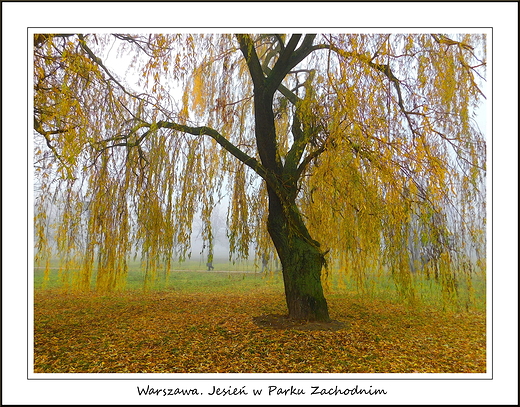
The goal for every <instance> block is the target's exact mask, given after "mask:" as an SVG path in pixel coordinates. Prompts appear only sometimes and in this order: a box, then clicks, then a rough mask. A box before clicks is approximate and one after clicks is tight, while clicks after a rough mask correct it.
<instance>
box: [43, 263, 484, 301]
mask: <svg viewBox="0 0 520 407" xmlns="http://www.w3.org/2000/svg"><path fill="white" fill-rule="evenodd" d="M58 266H59V265H58V263H57V262H56V261H53V262H52V263H51V266H50V267H51V270H50V275H49V280H48V281H46V282H44V278H43V270H42V269H41V268H35V272H34V288H35V289H36V290H39V289H43V288H45V289H55V288H60V287H62V286H63V283H62V281H63V278H62V277H63V276H62V275H60V272H59V271H58ZM214 267H215V271H212V272H208V271H206V270H207V269H206V267H205V264H202V262H199V261H194V260H192V261H187V262H184V263H176V264H174V265H172V269H173V270H172V271H170V273H169V274H166V272H165V270H158V272H157V274H156V278H155V280H154V281H153V282H151V283H149V284H148V285H147V287H146V289H147V290H148V291H174V292H182V293H196V292H199V293H200V292H202V293H216V294H220V293H245V292H248V291H252V290H259V289H260V290H261V289H263V288H266V289H267V288H269V289H274V290H275V291H276V292H277V293H279V294H280V295H282V296H283V280H282V276H281V273H279V272H271V273H267V274H266V273H261V272H260V271H259V270H258V269H256V272H255V265H254V263H253V262H248V263H246V262H244V263H235V264H232V263H228V262H225V261H216V262H214ZM72 272H74V271H72ZM413 280H414V281H413V289H412V290H409V291H408V292H407V293H403V292H402V290H399V289H398V287H397V285H396V283H395V281H394V279H393V278H392V276H391V275H380V276H377V277H376V276H367V277H366V279H365V282H364V283H363V284H362V285H358V284H357V283H356V282H355V281H354V279H353V278H352V277H351V276H348V275H345V274H341V273H338V272H332V273H331V275H330V277H329V279H328V281H327V282H326V283H325V294H326V296H327V298H339V297H344V296H345V295H348V296H349V297H351V298H355V299H359V300H367V301H371V300H376V299H380V300H384V301H390V302H392V303H396V304H409V305H411V306H413V307H417V306H420V305H424V306H427V307H429V308H435V309H445V310H451V311H458V310H461V311H464V310H479V311H484V310H485V309H486V282H485V278H484V277H480V276H474V277H473V278H472V279H471V281H466V280H462V279H461V280H460V281H459V282H458V286H457V295H452V294H451V293H448V292H446V290H443V288H442V286H441V284H440V283H439V282H438V281H436V280H435V279H433V278H430V279H427V278H426V277H425V276H421V275H415V276H414V277H413ZM144 281H145V273H144V272H143V270H142V268H141V264H140V263H139V262H130V264H129V270H128V278H127V283H126V287H125V290H126V291H139V290H141V291H142V290H143V287H144ZM92 287H95V275H94V276H93V279H92ZM412 291H413V293H412Z"/></svg>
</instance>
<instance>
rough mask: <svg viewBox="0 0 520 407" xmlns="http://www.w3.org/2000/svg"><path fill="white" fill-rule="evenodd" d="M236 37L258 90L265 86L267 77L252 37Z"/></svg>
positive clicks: (239, 35) (237, 35) (243, 35)
mask: <svg viewBox="0 0 520 407" xmlns="http://www.w3.org/2000/svg"><path fill="white" fill-rule="evenodd" d="M235 37H236V38H237V40H238V43H239V44H240V51H241V52H242V55H243V56H244V58H245V60H246V64H247V67H248V68H249V73H250V74H251V79H252V80H253V84H254V85H255V87H256V88H261V87H262V86H264V80H265V77H264V72H263V71H262V66H261V65H260V61H259V59H258V55H257V54H256V51H255V46H254V43H253V41H252V40H251V37H250V36H249V35H247V34H236V35H235Z"/></svg>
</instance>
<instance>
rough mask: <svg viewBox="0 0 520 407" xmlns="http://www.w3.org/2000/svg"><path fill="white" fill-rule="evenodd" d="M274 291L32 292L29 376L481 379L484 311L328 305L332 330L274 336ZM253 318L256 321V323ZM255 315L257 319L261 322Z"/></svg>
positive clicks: (278, 303)
mask: <svg viewBox="0 0 520 407" xmlns="http://www.w3.org/2000/svg"><path fill="white" fill-rule="evenodd" d="M283 301H284V299H283V297H282V296H281V295H280V294H279V293H274V292H272V291H269V290H266V291H262V290H257V291H252V292H249V293H240V294H236V293H235V294H225V293H204V294H202V293H179V292H175V291H161V292H157V291H154V292H150V293H143V292H139V291H128V292H125V293H121V294H117V295H111V296H101V295H96V294H81V295H77V294H66V293H63V292H60V291H58V290H36V292H35V307H34V358H35V361H34V371H35V372H36V373H41V372H47V373H58V372H60V373H73V372H82V373H125V372H126V373H152V372H155V373H159V372H163V373H195V372H197V373H216V372H223V373H224V372H225V373H295V372H305V373H355V372H357V373H412V372H416V373H417V372H418V373H422V372H439V373H458V372H464V373H484V372H486V330H485V326H486V324H485V313H484V312H464V313H445V312H441V311H436V310H432V309H430V310H428V309H425V308H421V309H410V308H408V307H405V306H401V305H396V304H392V303H389V302H386V301H377V300H373V299H372V300H370V301H368V300H366V301H362V300H359V299H349V297H348V296H341V297H340V296H331V298H329V299H328V302H329V306H330V310H331V317H332V318H333V319H334V320H337V321H339V322H341V323H343V326H342V327H341V328H340V329H336V330H315V329H310V330H301V329H297V328H298V327H289V328H287V329H272V328H269V327H261V326H259V325H258V323H255V320H256V322H258V321H259V319H260V320H261V319H262V318H264V319H265V318H266V317H265V316H266V315H271V316H272V315H276V314H284V313H285V304H284V302H283ZM255 317H257V318H256V319H254V318H255ZM258 317H261V318H258Z"/></svg>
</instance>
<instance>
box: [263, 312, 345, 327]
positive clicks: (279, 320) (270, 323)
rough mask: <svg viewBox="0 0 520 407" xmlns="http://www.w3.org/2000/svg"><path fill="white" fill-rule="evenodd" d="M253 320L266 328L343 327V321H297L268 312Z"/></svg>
mask: <svg viewBox="0 0 520 407" xmlns="http://www.w3.org/2000/svg"><path fill="white" fill-rule="evenodd" d="M253 322H254V323H255V324H256V326H258V327H260V328H267V329H294V330H297V331H338V330H340V329H345V328H347V327H348V325H347V324H346V323H345V322H340V321H336V320H330V321H329V322H309V321H299V320H295V319H291V318H289V316H288V315H280V314H269V315H260V316H257V317H253Z"/></svg>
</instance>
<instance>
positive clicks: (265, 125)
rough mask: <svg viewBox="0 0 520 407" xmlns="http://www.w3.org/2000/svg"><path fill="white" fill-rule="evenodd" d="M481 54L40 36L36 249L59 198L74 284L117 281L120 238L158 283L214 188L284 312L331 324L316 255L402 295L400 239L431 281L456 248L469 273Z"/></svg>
mask: <svg viewBox="0 0 520 407" xmlns="http://www.w3.org/2000/svg"><path fill="white" fill-rule="evenodd" d="M485 50H486V38H485V36H484V35H477V34H461V35H455V36H452V37H451V38H449V37H448V36H445V35H442V34H348V35H347V34H324V35H314V34H306V35H299V34H292V35H286V34H255V35H246V34H237V35H209V34H208V35H187V34H179V35H155V34H151V35H130V34H112V35H105V34H89V35H86V34H85V35H83V34H74V35H73V34H56V35H50V34H39V35H35V37H34V130H35V140H36V141H35V154H34V156H35V171H36V179H37V180H38V183H39V188H40V189H39V190H40V191H41V193H39V194H38V195H37V197H36V199H37V202H36V207H37V213H36V216H35V234H36V238H37V242H36V247H37V249H38V251H37V257H38V255H40V254H41V255H42V256H44V255H45V254H46V253H48V251H46V249H45V248H46V239H47V238H48V233H45V231H46V230H47V229H46V228H47V227H48V225H47V223H46V216H45V208H46V205H47V203H46V202H47V201H48V200H49V199H51V198H52V197H53V196H57V195H56V194H57V193H58V191H61V192H60V195H59V196H60V197H63V198H64V199H63V201H62V202H61V212H60V213H61V218H60V219H59V222H57V224H56V228H55V237H56V242H57V251H58V254H59V255H60V256H61V257H62V258H64V259H65V258H67V259H68V261H69V265H70V264H73V263H74V264H77V265H78V267H79V268H80V272H79V273H77V275H76V276H75V277H74V279H73V280H71V281H72V283H73V284H74V287H77V288H79V289H86V288H88V287H89V286H90V280H91V278H92V273H93V270H95V269H97V282H96V286H97V289H100V290H113V289H117V288H119V287H121V286H122V284H124V281H125V278H126V271H127V263H126V262H127V259H128V256H129V255H130V254H131V252H132V250H133V249H134V248H139V251H140V253H141V254H142V256H143V258H144V259H146V260H147V262H146V264H147V269H148V275H150V276H152V277H153V275H154V273H155V270H156V269H157V267H158V265H159V264H161V263H162V262H164V263H165V264H166V267H167V268H169V266H170V263H169V262H170V261H171V259H172V258H174V256H175V255H178V256H179V257H180V258H181V259H184V258H185V257H186V256H189V245H190V236H191V227H192V223H193V217H194V215H195V214H196V213H200V216H201V218H202V221H203V224H204V228H203V233H202V235H203V239H204V241H205V243H206V244H208V245H209V246H208V247H211V246H212V243H213V233H212V229H211V213H212V209H213V208H214V206H215V204H216V200H217V199H219V198H221V197H222V196H223V195H225V194H226V192H227V193H229V197H230V200H229V202H230V203H229V205H230V208H229V213H228V236H229V240H230V248H231V252H232V254H233V255H234V256H248V255H249V250H250V245H251V243H252V242H255V244H256V253H257V255H258V256H259V257H260V256H261V255H262V254H263V253H266V252H269V251H270V250H273V249H275V250H276V253H277V256H278V258H279V259H280V262H281V266H282V272H283V279H284V285H285V295H286V300H287V307H288V311H289V316H290V317H292V318H296V319H305V320H319V321H327V320H329V310H328V306H327V302H326V300H325V297H324V293H323V288H322V277H323V276H322V272H323V270H324V266H326V264H327V261H328V262H329V263H334V264H339V266H340V267H341V268H346V269H348V270H349V272H350V273H352V276H354V277H355V279H356V280H359V281H362V280H363V278H365V275H366V274H367V273H378V272H380V271H382V270H387V271H389V272H391V273H392V275H393V276H394V278H395V281H396V282H397V284H399V285H400V286H401V287H402V288H403V289H405V290H406V288H407V287H409V285H410V273H411V267H410V256H411V252H412V251H413V250H410V247H411V246H410V243H409V242H410V239H415V242H420V244H421V246H424V247H426V246H428V247H433V248H435V251H436V253H437V255H436V257H435V258H432V260H433V261H434V262H435V267H436V269H437V270H439V272H440V274H441V275H445V276H449V275H451V273H454V272H456V270H457V267H459V265H460V264H461V262H465V261H466V260H467V259H468V258H469V254H468V253H469V251H468V250H467V249H466V248H465V247H464V246H466V247H467V246H468V245H471V247H472V248H473V250H475V251H476V252H475V253H477V259H479V260H480V266H482V265H483V263H484V262H483V261H482V259H483V257H482V256H483V252H482V249H483V247H484V243H485V240H484V238H485V230H484V228H485V212H484V210H483V208H484V204H485V189H484V188H483V186H484V184H485V182H484V177H485V165H486V143H485V137H484V136H483V134H482V132H481V131H480V130H479V128H478V126H477V124H476V121H475V117H474V115H475V112H476V109H477V108H478V106H479V103H480V100H481V99H482V97H483V96H484V95H483V93H482V91H481V89H480V86H481V83H482V82H483V81H484V76H485V68H486V55H485ZM116 54H117V56H119V57H120V61H122V62H120V63H119V64H121V63H126V64H127V69H126V72H124V73H121V71H118V70H117V69H115V67H116V65H115V64H114V62H110V63H109V62H108V61H117V60H116V59H115V58H114V57H115V55H116ZM123 61H124V62H123ZM118 72H119V74H118ZM132 75H133V76H132ZM124 78H127V80H125V79H124ZM132 78H136V79H135V81H134V79H132ZM259 181H261V182H259ZM83 202H89V204H88V211H86V210H85V208H84V205H83V204H82V203H83ZM85 235H86V236H88V238H86V239H82V240H80V239H79V237H80V236H85ZM454 239H455V241H456V242H459V243H460V245H459V246H457V244H455V245H454V244H453V240H454ZM319 242H321V243H319ZM448 242H451V243H450V244H448ZM463 245H464V246H463ZM273 246H274V247H273ZM453 249H455V251H454V250H453ZM71 262H72V263H71ZM96 263H97V266H96ZM440 280H441V282H444V284H446V286H447V287H448V286H449V278H445V279H442V278H441V279H440Z"/></svg>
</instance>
